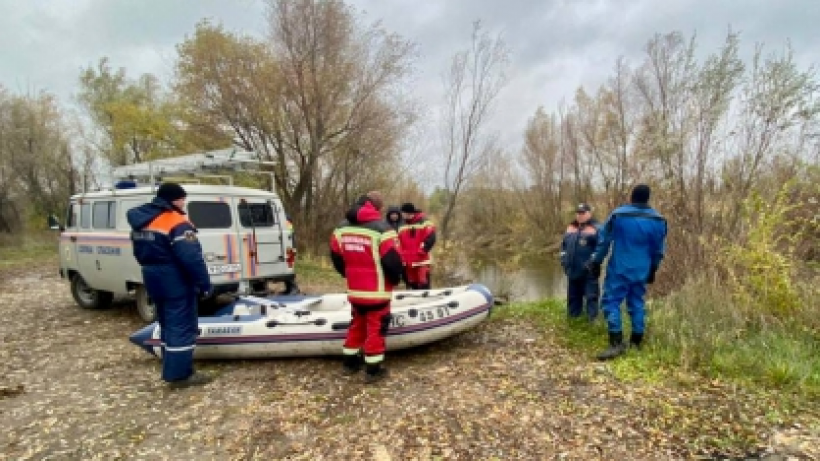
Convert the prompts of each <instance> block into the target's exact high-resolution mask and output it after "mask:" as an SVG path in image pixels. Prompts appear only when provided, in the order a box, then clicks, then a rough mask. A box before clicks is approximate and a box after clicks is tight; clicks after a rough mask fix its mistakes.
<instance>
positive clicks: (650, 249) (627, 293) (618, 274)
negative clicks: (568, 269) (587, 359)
mask: <svg viewBox="0 0 820 461" xmlns="http://www.w3.org/2000/svg"><path fill="white" fill-rule="evenodd" d="M650 193H651V190H650V189H649V186H647V185H644V184H639V185H637V186H635V187H634V188H633V189H632V195H631V199H630V201H631V203H630V204H628V205H622V206H620V207H618V208H616V209H615V210H614V211H613V212H612V214H610V216H609V218H608V219H607V221H606V223H604V226H603V229H602V230H601V234H600V239H599V241H598V247H597V248H596V249H595V253H594V254H593V255H592V257H591V258H590V260H589V262H588V264H587V266H588V268H589V271H590V272H591V273H592V274H593V275H596V274H600V272H601V264H602V263H603V261H604V258H606V256H607V254H608V253H609V248H610V246H611V245H612V244H613V243H614V246H615V248H614V249H613V250H612V256H611V257H610V258H609V264H607V268H606V279H605V280H604V297H603V310H604V314H605V315H606V320H607V328H608V330H609V348H608V349H606V350H605V351H603V352H601V353H600V354H598V359H599V360H610V359H614V358H615V357H617V356H619V355H621V354H623V353H624V352H625V351H626V346H625V345H624V342H623V329H622V327H621V303H622V302H623V301H624V299H626V306H627V312H628V313H629V318H630V320H631V321H632V332H631V335H630V343H631V344H632V346H634V347H636V348H639V347H640V345H641V341H643V336H644V328H645V319H644V316H645V309H644V299H643V298H644V295H645V294H646V284H647V283H653V282H654V281H655V272H657V270H658V267H659V266H660V264H661V261H662V260H663V256H664V252H665V250H666V219H664V217H663V216H661V215H660V214H659V213H658V212H657V211H655V210H654V209H652V208H651V207H650V206H649V196H650Z"/></svg>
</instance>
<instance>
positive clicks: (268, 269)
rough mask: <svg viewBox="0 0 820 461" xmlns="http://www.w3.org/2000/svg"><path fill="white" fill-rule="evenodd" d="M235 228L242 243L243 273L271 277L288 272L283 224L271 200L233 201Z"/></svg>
mask: <svg viewBox="0 0 820 461" xmlns="http://www.w3.org/2000/svg"><path fill="white" fill-rule="evenodd" d="M237 214H238V216H239V232H240V234H241V235H242V241H243V243H245V244H246V248H247V251H246V252H245V255H244V256H245V257H246V266H245V277H247V278H250V279H260V278H271V277H275V276H280V275H283V274H285V273H288V272H289V268H288V267H287V263H286V262H285V238H287V235H286V233H285V229H284V225H285V223H283V222H282V221H281V220H280V219H279V215H280V213H279V210H278V209H277V207H276V203H275V202H274V201H273V200H270V199H267V198H264V197H252V198H241V199H239V200H238V203H237Z"/></svg>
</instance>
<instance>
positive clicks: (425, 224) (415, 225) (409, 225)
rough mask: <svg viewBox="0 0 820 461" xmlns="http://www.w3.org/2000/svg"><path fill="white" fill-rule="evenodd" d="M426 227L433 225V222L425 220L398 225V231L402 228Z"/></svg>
mask: <svg viewBox="0 0 820 461" xmlns="http://www.w3.org/2000/svg"><path fill="white" fill-rule="evenodd" d="M427 227H433V223H431V222H425V223H418V224H404V225H402V226H399V232H401V231H403V230H404V229H425V228H427Z"/></svg>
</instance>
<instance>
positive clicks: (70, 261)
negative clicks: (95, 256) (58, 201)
mask: <svg viewBox="0 0 820 461" xmlns="http://www.w3.org/2000/svg"><path fill="white" fill-rule="evenodd" d="M79 211H80V206H79V205H78V204H76V203H74V202H71V203H69V204H68V211H67V212H66V217H65V231H63V233H62V234H61V235H60V271H61V274H62V275H63V277H65V278H68V272H69V271H72V270H74V271H76V270H79V266H78V261H77V225H78V223H79V222H78V221H79V220H78V218H79Z"/></svg>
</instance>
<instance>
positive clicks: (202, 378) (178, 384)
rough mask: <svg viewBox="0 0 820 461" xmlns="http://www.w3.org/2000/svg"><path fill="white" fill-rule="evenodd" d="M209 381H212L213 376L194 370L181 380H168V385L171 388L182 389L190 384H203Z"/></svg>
mask: <svg viewBox="0 0 820 461" xmlns="http://www.w3.org/2000/svg"><path fill="white" fill-rule="evenodd" d="M211 381H213V378H211V377H210V376H208V375H205V374H202V373H197V372H194V374H192V375H191V376H189V377H187V378H185V379H183V380H180V381H171V382H169V383H168V387H170V388H171V389H184V388H186V387H191V386H203V385H205V384H208V383H209V382H211Z"/></svg>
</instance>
